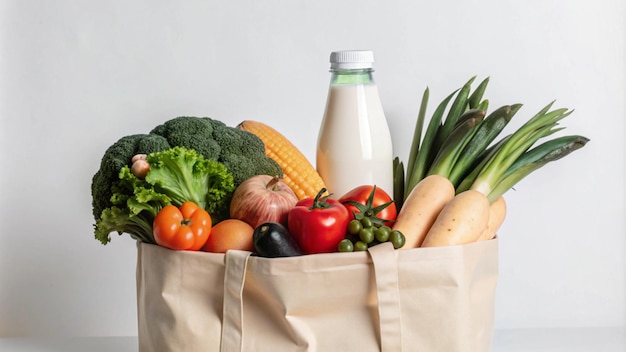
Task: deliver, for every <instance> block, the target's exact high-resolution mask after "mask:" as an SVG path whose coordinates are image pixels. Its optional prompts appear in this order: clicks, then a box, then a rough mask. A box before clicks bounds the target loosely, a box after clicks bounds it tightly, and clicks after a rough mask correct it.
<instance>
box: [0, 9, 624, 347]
mask: <svg viewBox="0 0 626 352" xmlns="http://www.w3.org/2000/svg"><path fill="white" fill-rule="evenodd" d="M625 17H626V8H625V4H624V1H623V0H602V1H580V0H579V1H566V0H546V1H526V2H521V1H510V0H508V1H501V0H500V1H496V0H487V1H471V0H470V1H384V2H382V1H381V2H376V1H279V0H269V1H231V2H226V1H224V2H218V1H165V0H159V1H148V0H144V1H121V0H115V1H71V0H59V1H31V0H26V1H25V0H19V1H18V0H3V1H1V2H0V45H1V47H0V123H1V126H0V131H1V135H0V143H1V145H0V147H1V152H0V158H1V159H0V176H1V179H0V199H1V208H0V210H1V216H2V218H1V219H0V337H7V336H9V337H10V336H52V335H96V336H108V335H136V334H137V328H136V308H135V307H136V301H135V300H136V298H135V281H134V280H135V259H136V248H135V243H134V242H133V241H132V240H131V239H130V237H128V236H126V235H124V236H122V237H118V236H117V235H113V240H112V242H111V243H110V244H109V245H107V246H102V245H101V244H99V242H97V241H96V240H95V239H94V238H93V233H92V224H93V222H94V221H93V219H92V215H91V195H90V183H91V177H92V175H93V174H94V173H95V172H96V170H97V168H98V166H99V161H100V158H101V156H102V154H103V152H104V150H105V149H106V148H107V147H108V146H109V145H110V144H112V143H113V142H115V141H116V140H117V139H118V138H120V137H122V136H124V135H128V134H133V133H140V132H148V131H149V130H150V129H152V127H154V126H156V125H157V124H160V123H162V122H163V121H165V120H167V119H170V118H173V117H175V116H179V115H195V116H210V117H213V118H216V119H220V120H222V121H224V122H225V123H227V124H229V125H235V124H237V123H238V122H240V121H242V120H244V119H256V120H261V121H264V122H267V123H269V124H271V125H273V126H274V127H275V128H277V129H278V130H279V131H281V132H283V133H284V134H285V135H286V136H287V137H289V138H290V139H291V140H292V141H293V142H294V143H295V144H296V145H297V146H298V147H299V148H300V149H301V150H302V151H303V152H304V153H305V155H307V157H309V158H310V160H314V158H315V155H314V150H315V149H314V148H315V142H316V136H317V130H318V127H319V125H320V122H321V117H322V113H323V109H324V104H325V99H326V93H327V88H328V81H329V74H328V55H329V53H330V52H331V51H332V50H338V49H361V48H367V49H372V50H374V53H375V57H376V63H375V67H376V73H375V75H376V76H375V77H376V80H377V82H378V85H379V90H380V94H381V99H382V101H383V105H384V107H385V111H386V113H387V118H388V121H389V125H390V128H391V132H392V136H393V138H394V149H395V153H396V155H398V156H400V157H401V158H402V159H403V160H406V157H407V156H408V149H409V144H410V140H411V137H412V135H411V134H412V130H413V126H414V122H415V117H416V115H417V110H418V107H419V100H420V98H421V94H422V92H423V90H424V89H425V88H426V87H427V86H428V87H430V90H431V102H432V103H431V106H430V109H429V113H432V110H433V105H435V103H437V102H439V101H441V99H443V97H444V96H446V95H447V94H448V93H450V92H452V91H453V90H454V89H456V88H458V87H460V86H461V85H462V84H463V83H464V82H465V81H466V80H467V79H469V78H470V77H471V76H474V75H476V76H477V77H478V79H482V78H485V77H487V76H489V77H491V83H490V85H489V88H488V90H487V93H486V97H488V98H489V99H490V101H491V107H492V109H493V108H495V107H497V106H500V105H504V104H511V103H524V108H522V110H521V111H520V112H519V113H518V114H517V115H516V116H517V117H516V119H517V120H515V121H514V122H512V124H511V126H510V127H511V128H514V127H515V126H516V124H519V123H520V121H522V120H525V119H527V118H529V117H530V116H531V115H532V114H534V113H535V112H537V111H539V109H541V108H542V107H543V106H544V105H545V104H547V103H548V102H550V101H552V100H554V99H556V101H557V103H556V106H558V107H569V108H574V109H575V112H574V114H572V115H571V116H570V117H568V118H567V119H566V120H565V121H564V122H563V125H564V126H566V127H567V129H566V131H564V132H566V133H567V134H582V135H585V136H587V137H589V138H590V139H591V142H590V143H589V144H588V145H587V146H586V147H585V148H583V149H582V150H580V151H578V152H576V153H574V154H572V155H570V156H568V157H567V158H566V159H563V160H560V161H558V162H556V163H553V164H549V165H547V166H546V167H544V168H543V169H540V170H539V171H537V172H535V173H534V174H532V175H530V176H529V177H528V178H526V179H525V180H523V181H522V182H521V183H520V184H518V185H517V187H516V190H515V191H511V192H509V193H508V194H507V201H508V204H509V214H508V218H507V220H506V223H505V225H504V226H503V228H502V229H501V231H500V238H501V241H500V279H499V286H498V291H497V297H498V298H497V302H496V303H497V306H496V326H497V327H498V328H525V327H580V326H593V327H599V326H621V327H623V326H624V323H625V319H626V318H625V316H626V308H625V306H624V301H625V299H626V294H625V279H626V271H625V256H626V243H625V237H626V236H625V234H626V229H625V225H624V215H625V206H624V196H625V190H624V179H625V177H624V176H625V175H624V163H625V157H624V150H625V145H624V133H625V132H626V128H625V124H624V119H625V116H626V106H625V94H626V92H625V88H626V87H625V86H626V84H625V71H626V70H625V69H626V65H625V59H626V57H625V54H624V48H625V46H626V39H625V35H624V33H625V31H626V25H625V22H624V19H625Z"/></svg>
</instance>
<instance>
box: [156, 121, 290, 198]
mask: <svg viewBox="0 0 626 352" xmlns="http://www.w3.org/2000/svg"><path fill="white" fill-rule="evenodd" d="M150 133H154V134H158V135H160V136H163V137H165V138H166V139H167V141H168V142H169V143H170V145H171V146H183V147H186V148H190V149H194V150H196V151H197V152H199V153H200V154H202V156H204V157H205V158H207V159H211V160H215V161H219V162H221V163H223V164H224V165H225V166H226V168H227V169H228V171H230V172H231V173H232V174H233V178H234V182H235V186H238V185H239V184H241V182H243V181H244V180H246V179H248V178H250V177H252V176H255V175H271V176H279V177H282V176H283V171H282V169H281V168H280V166H279V165H278V164H277V163H276V162H275V161H274V160H272V159H270V158H269V157H267V156H266V155H265V145H264V144H263V141H261V139H260V138H259V137H257V136H255V135H254V134H252V133H250V132H247V131H243V130H240V129H238V128H236V127H230V126H227V125H226V124H224V123H223V122H221V121H219V120H214V119H211V118H209V117H193V116H180V117H176V118H173V119H171V120H169V121H167V122H165V123H163V124H162V125H160V126H157V127H155V128H154V129H153V130H152V131H151V132H150Z"/></svg>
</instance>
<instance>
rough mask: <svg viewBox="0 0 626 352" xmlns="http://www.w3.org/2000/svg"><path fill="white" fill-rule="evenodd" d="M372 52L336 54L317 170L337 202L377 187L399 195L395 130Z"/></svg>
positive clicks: (331, 68) (342, 52)
mask: <svg viewBox="0 0 626 352" xmlns="http://www.w3.org/2000/svg"><path fill="white" fill-rule="evenodd" d="M373 62H374V54H373V53H372V52H371V51H363V50H350V51H336V52H333V53H331V55H330V72H331V79H330V86H329V90H328V98H327V101H326V110H325V112H324V118H323V120H322V125H321V128H320V131H319V136H318V140H317V153H316V167H317V171H318V172H319V174H320V176H321V177H322V179H323V180H324V183H326V187H327V188H328V191H329V192H330V193H332V195H331V196H330V197H331V198H339V197H341V196H342V195H344V194H345V193H347V192H348V191H350V190H352V189H353V188H354V187H357V186H361V185H376V187H377V188H382V189H383V190H384V191H385V192H387V193H388V194H389V195H392V194H393V149H392V143H391V134H390V133H389V126H388V125H387V120H386V118H385V114H384V112H383V107H382V104H381V102H380V97H379V96H378V88H377V86H376V83H375V82H374V79H373V75H372V73H373V71H374V70H373V68H372V63H373Z"/></svg>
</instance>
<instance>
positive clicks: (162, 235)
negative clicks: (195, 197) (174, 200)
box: [152, 202, 212, 251]
mask: <svg viewBox="0 0 626 352" xmlns="http://www.w3.org/2000/svg"><path fill="white" fill-rule="evenodd" d="M211 226H212V222H211V216H210V215H209V213H208V212H207V211H206V210H204V209H202V208H200V207H198V205H197V204H196V203H194V202H185V203H183V204H182V205H181V206H180V208H177V207H175V206H173V205H168V206H166V207H165V208H163V209H161V211H159V213H158V214H157V216H156V217H155V218H154V223H153V226H152V228H153V229H152V231H153V233H154V239H155V241H156V243H157V244H158V245H160V246H163V247H167V248H170V249H179V250H180V249H185V250H192V251H197V250H199V249H200V248H202V246H203V245H204V243H205V242H206V241H207V239H208V238H209V234H210V233H211Z"/></svg>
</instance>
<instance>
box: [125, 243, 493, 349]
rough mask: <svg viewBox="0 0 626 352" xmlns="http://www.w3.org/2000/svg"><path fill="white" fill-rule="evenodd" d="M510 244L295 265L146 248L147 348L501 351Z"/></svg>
mask: <svg viewBox="0 0 626 352" xmlns="http://www.w3.org/2000/svg"><path fill="white" fill-rule="evenodd" d="M497 269H498V240H497V239H494V240H491V241H483V242H478V243H472V244H467V245H462V246H450V247H437V248H418V249H410V250H393V247H392V246H391V245H390V244H389V243H386V244H382V245H378V246H375V247H372V248H370V250H369V251H368V252H356V253H332V254H318V255H308V256H302V257H292V258H274V259H268V258H260V257H255V256H250V253H249V252H244V251H229V252H228V253H227V254H216V253H204V252H189V251H172V250H168V249H165V248H161V247H158V246H155V245H149V244H144V243H140V244H138V262H137V303H138V323H139V350H140V351H142V352H145V351H225V352H236V351H289V352H293V351H325V352H327V351H357V352H366V351H427V352H447V351H463V352H472V351H491V349H492V347H491V346H492V339H493V328H494V301H495V288H496V284H497V275H498V273H497Z"/></svg>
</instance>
